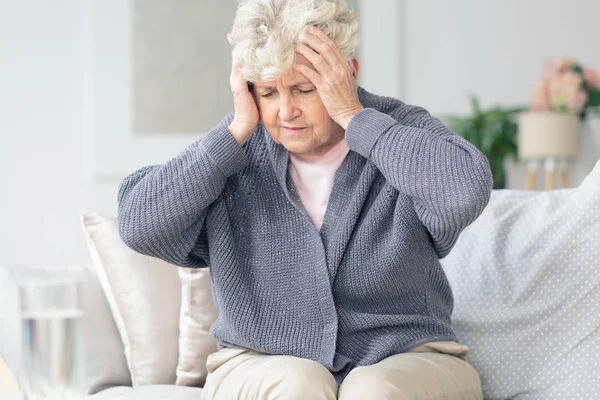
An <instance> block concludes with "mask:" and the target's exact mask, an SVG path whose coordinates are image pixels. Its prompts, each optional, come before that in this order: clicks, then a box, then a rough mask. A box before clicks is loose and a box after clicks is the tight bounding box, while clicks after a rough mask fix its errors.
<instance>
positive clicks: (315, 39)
mask: <svg viewBox="0 0 600 400" xmlns="http://www.w3.org/2000/svg"><path fill="white" fill-rule="evenodd" d="M303 42H305V43H306V44H308V45H309V46H310V47H312V48H313V49H315V50H316V51H317V52H318V53H320V54H321V55H322V56H323V57H324V58H325V60H326V61H327V62H328V63H329V64H330V65H335V64H336V63H338V62H341V61H345V60H344V57H343V56H342V53H341V52H340V50H339V49H338V47H337V46H336V44H335V42H334V41H333V40H331V38H330V37H329V36H327V35H326V34H324V33H323V31H322V30H320V29H319V28H317V27H316V26H311V27H310V28H309V29H308V32H307V33H306V34H305V35H304V37H303Z"/></svg>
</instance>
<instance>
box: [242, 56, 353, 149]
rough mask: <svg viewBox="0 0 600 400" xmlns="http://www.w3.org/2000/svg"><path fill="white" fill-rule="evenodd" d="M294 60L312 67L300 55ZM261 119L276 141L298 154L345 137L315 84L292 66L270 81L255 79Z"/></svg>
mask: <svg viewBox="0 0 600 400" xmlns="http://www.w3.org/2000/svg"><path fill="white" fill-rule="evenodd" d="M296 62H297V63H301V64H304V65H307V66H308V67H310V68H312V69H314V68H313V67H312V64H311V63H310V62H308V60H306V59H305V58H304V57H302V56H301V55H296ZM253 90H254V95H255V97H256V102H257V104H258V110H259V113H260V119H261V120H262V123H263V125H264V126H265V128H266V129H267V132H269V135H271V137H272V138H273V140H274V141H275V142H276V143H280V144H281V145H283V146H284V147H285V148H286V149H287V150H288V151H289V152H291V153H296V154H300V155H322V154H324V153H325V152H327V150H329V149H330V148H331V147H333V146H334V145H336V144H337V143H339V141H340V140H342V139H343V138H344V129H343V128H342V127H341V126H339V125H338V124H337V123H335V122H334V121H333V119H331V117H330V116H329V114H328V113H327V109H326V108H325V106H324V105H323V102H322V101H321V97H320V96H319V93H318V91H317V88H316V87H315V86H314V85H313V84H312V83H311V82H310V80H309V79H308V78H307V77H305V76H304V75H302V74H301V73H299V72H296V71H295V70H291V71H289V72H288V73H287V74H286V75H284V76H283V77H281V78H279V79H277V80H275V81H270V82H263V81H260V82H254V84H253Z"/></svg>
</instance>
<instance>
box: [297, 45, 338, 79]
mask: <svg viewBox="0 0 600 400" xmlns="http://www.w3.org/2000/svg"><path fill="white" fill-rule="evenodd" d="M295 50H296V52H297V53H298V54H301V55H303V56H304V58H306V59H307V60H308V61H309V62H310V63H311V64H312V65H313V67H315V69H316V70H317V72H318V73H319V74H321V75H325V74H327V73H329V72H330V71H331V66H330V65H329V64H328V63H327V61H325V58H323V56H322V55H321V54H318V53H317V52H315V51H314V50H313V49H311V48H310V47H308V46H307V45H305V44H303V43H298V44H297V45H296V46H295Z"/></svg>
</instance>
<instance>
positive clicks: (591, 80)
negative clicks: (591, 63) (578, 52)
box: [583, 67, 600, 90]
mask: <svg viewBox="0 0 600 400" xmlns="http://www.w3.org/2000/svg"><path fill="white" fill-rule="evenodd" d="M583 77H584V78H585V81H586V82H587V83H588V85H590V86H591V87H593V88H594V89H596V90H600V75H598V74H597V73H596V72H595V71H593V70H592V69H591V68H587V67H584V68H583Z"/></svg>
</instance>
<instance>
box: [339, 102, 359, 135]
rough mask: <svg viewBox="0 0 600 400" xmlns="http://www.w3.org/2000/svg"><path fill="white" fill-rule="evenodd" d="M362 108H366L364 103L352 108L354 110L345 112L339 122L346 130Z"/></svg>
mask: <svg viewBox="0 0 600 400" xmlns="http://www.w3.org/2000/svg"><path fill="white" fill-rule="evenodd" d="M361 110H364V107H363V106H362V105H358V106H356V107H354V108H353V109H352V111H350V112H348V113H347V114H345V115H344V116H343V117H342V118H340V119H339V121H338V124H339V125H340V126H341V127H342V128H344V130H347V129H348V125H350V121H352V118H354V116H355V115H356V114H358V113H359V112H360V111H361Z"/></svg>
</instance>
